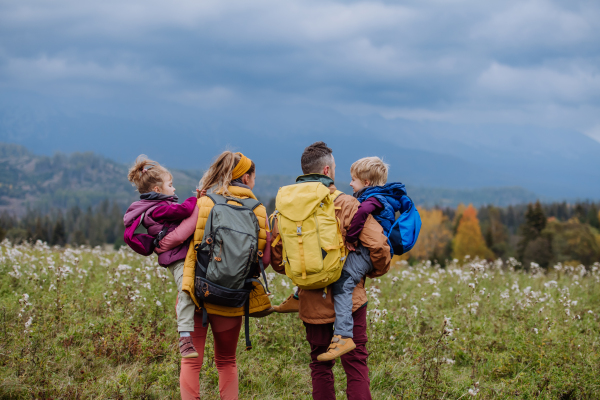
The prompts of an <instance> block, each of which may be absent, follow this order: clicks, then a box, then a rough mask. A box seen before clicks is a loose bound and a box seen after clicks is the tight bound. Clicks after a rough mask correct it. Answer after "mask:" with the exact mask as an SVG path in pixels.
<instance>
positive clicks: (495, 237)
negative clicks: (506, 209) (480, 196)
mask: <svg viewBox="0 0 600 400" xmlns="http://www.w3.org/2000/svg"><path fill="white" fill-rule="evenodd" d="M484 210H485V211H486V212H487V219H485V220H484V221H482V222H481V229H482V231H483V236H484V238H485V243H486V245H487V246H488V248H489V249H490V250H492V251H493V252H494V254H495V255H496V257H504V256H505V255H506V254H507V252H508V231H507V229H506V227H505V226H504V224H502V218H501V215H500V209H499V208H497V207H494V206H489V207H487V208H486V209H484Z"/></svg>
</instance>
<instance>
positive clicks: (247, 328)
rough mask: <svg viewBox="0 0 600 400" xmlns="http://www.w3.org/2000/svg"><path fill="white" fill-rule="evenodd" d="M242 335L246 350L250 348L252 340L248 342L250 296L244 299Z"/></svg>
mask: <svg viewBox="0 0 600 400" xmlns="http://www.w3.org/2000/svg"><path fill="white" fill-rule="evenodd" d="M244 319H245V321H244V325H245V326H244V335H245V336H246V350H251V349H252V342H250V297H248V298H247V299H246V303H245V304H244Z"/></svg>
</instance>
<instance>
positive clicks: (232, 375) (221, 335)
mask: <svg viewBox="0 0 600 400" xmlns="http://www.w3.org/2000/svg"><path fill="white" fill-rule="evenodd" d="M208 323H209V324H210V327H211V330H212V333H213V337H214V342H215V364H216V365H217V371H218V372H219V393H220V394H221V400H237V399H238V373H237V365H236V363H235V351H236V348H237V343H238V338H239V336H240V328H241V326H242V317H222V316H220V315H210V314H209V315H208ZM207 333H208V327H202V313H195V315H194V332H192V333H191V334H192V338H193V340H194V346H195V347H196V350H197V351H198V358H184V359H182V360H181V374H180V376H179V387H180V390H181V399H182V400H199V399H200V382H199V378H200V369H201V368H202V361H203V360H204V345H205V343H206V335H207Z"/></svg>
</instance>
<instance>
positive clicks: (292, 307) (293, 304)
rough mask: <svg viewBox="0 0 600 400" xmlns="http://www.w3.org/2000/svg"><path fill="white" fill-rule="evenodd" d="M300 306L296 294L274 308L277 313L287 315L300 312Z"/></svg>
mask: <svg viewBox="0 0 600 400" xmlns="http://www.w3.org/2000/svg"><path fill="white" fill-rule="evenodd" d="M299 305H300V300H298V299H297V298H296V294H295V293H292V294H290V296H289V297H288V298H287V299H285V300H284V301H283V303H281V304H280V305H278V306H275V307H273V308H274V309H275V312H278V313H281V314H285V313H294V312H298V310H299Z"/></svg>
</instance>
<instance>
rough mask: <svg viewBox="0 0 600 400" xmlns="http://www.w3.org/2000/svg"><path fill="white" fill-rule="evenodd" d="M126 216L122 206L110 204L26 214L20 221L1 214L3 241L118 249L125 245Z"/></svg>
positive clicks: (1, 235) (5, 213)
mask: <svg viewBox="0 0 600 400" xmlns="http://www.w3.org/2000/svg"><path fill="white" fill-rule="evenodd" d="M123 212H124V210H123V209H122V207H121V206H120V205H119V204H117V203H116V202H109V201H108V200H104V201H102V202H101V203H100V204H99V205H97V206H96V207H93V208H92V207H87V208H86V209H85V210H82V209H81V208H80V207H79V206H73V207H71V208H69V209H68V210H67V211H66V212H63V211H61V210H53V211H50V212H47V213H42V212H41V211H39V210H27V212H26V213H25V215H24V216H23V217H21V218H17V217H15V216H13V215H11V214H9V213H7V212H4V213H2V214H0V238H2V239H4V238H7V239H9V240H10V241H11V242H13V243H20V242H23V241H31V242H35V241H36V240H41V241H43V242H47V243H49V244H51V245H59V246H64V245H67V244H69V245H75V246H77V245H83V244H84V245H90V246H98V245H103V244H113V245H115V247H118V246H120V245H121V244H123V245H124V244H125V242H124V241H123V233H124V226H123Z"/></svg>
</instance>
